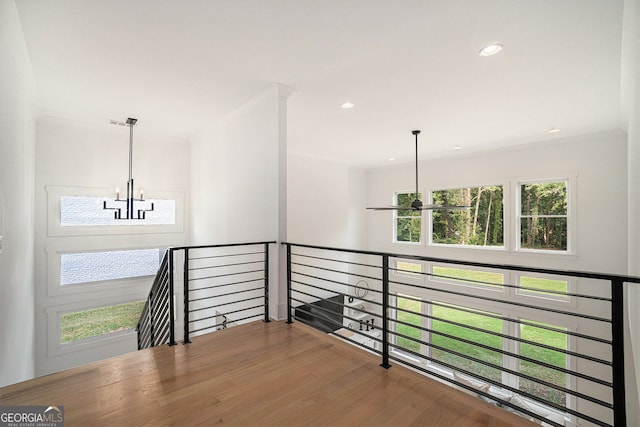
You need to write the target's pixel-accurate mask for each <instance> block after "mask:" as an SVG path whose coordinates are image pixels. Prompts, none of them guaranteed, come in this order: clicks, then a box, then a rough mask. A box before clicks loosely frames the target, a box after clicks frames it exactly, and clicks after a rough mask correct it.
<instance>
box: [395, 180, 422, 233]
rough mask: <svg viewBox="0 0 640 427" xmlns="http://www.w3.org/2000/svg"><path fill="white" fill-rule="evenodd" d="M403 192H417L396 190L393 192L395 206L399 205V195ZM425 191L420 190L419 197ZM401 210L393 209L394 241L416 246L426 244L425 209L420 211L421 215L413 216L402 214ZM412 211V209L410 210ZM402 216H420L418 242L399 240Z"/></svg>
mask: <svg viewBox="0 0 640 427" xmlns="http://www.w3.org/2000/svg"><path fill="white" fill-rule="evenodd" d="M401 194H415V189H414V190H407V191H396V192H394V193H393V202H392V204H393V205H394V206H398V196H399V195H401ZM422 194H424V192H419V193H418V197H421V196H422ZM400 212H401V211H398V210H394V211H393V222H392V224H393V240H392V242H393V243H399V244H402V245H414V246H423V245H424V224H425V215H424V211H420V215H413V216H400V215H399V213H400ZM410 212H411V211H410ZM400 218H419V219H420V233H419V234H418V238H419V240H418V241H417V242H408V241H404V240H398V219H400Z"/></svg>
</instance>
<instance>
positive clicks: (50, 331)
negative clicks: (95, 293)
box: [45, 290, 147, 357]
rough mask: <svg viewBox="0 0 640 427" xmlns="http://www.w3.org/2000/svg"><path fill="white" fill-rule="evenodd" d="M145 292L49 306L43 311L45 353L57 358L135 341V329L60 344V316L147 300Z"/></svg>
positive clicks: (140, 291)
mask: <svg viewBox="0 0 640 427" xmlns="http://www.w3.org/2000/svg"><path fill="white" fill-rule="evenodd" d="M146 293H147V292H146V291H143V290H139V291H137V292H130V293H127V294H124V295H121V296H117V297H107V298H102V299H99V300H96V299H93V300H88V301H80V302H74V303H69V304H62V305H54V306H49V307H47V308H46V309H45V313H46V315H47V337H48V338H47V341H48V344H47V353H48V356H49V357H57V356H61V355H64V354H69V353H74V352H76V351H83V350H87V349H92V348H103V347H105V346H111V345H115V344H126V343H129V342H131V339H132V338H133V339H134V340H135V336H136V330H135V328H132V329H126V330H123V331H116V332H112V333H109V334H102V335H96V336H93V337H89V338H83V339H81V340H78V341H72V342H68V343H64V344H63V343H62V322H61V320H62V315H63V314H65V313H70V312H76V311H83V310H91V309H94V308H100V307H108V306H112V305H118V304H126V303H130V302H136V301H142V300H145V299H146V298H147V295H146Z"/></svg>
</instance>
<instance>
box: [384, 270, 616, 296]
mask: <svg viewBox="0 0 640 427" xmlns="http://www.w3.org/2000/svg"><path fill="white" fill-rule="evenodd" d="M389 270H391V271H396V272H397V271H401V272H403V273H407V274H409V273H410V274H416V275H421V276H426V277H432V278H433V277H439V278H444V279H450V280H452V281H456V282H465V283H474V284H478V285H483V286H486V287H489V288H490V287H502V288H511V289H522V290H525V291H532V292H539V293H545V294H552V295H560V296H563V297H577V298H584V299H591V300H597V301H608V302H611V298H606V297H599V296H595V295H587V294H577V293H571V292H561V291H553V290H549V289H539V288H531V287H528V286H522V285H512V284H510V283H493V282H486V281H483V280H476V279H466V278H462V277H455V276H445V275H442V274H434V273H429V272H424V271H410V270H402V269H397V268H392V267H389Z"/></svg>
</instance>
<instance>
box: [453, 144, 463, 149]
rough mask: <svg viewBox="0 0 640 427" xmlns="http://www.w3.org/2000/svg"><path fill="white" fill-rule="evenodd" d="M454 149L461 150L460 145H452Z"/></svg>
mask: <svg viewBox="0 0 640 427" xmlns="http://www.w3.org/2000/svg"><path fill="white" fill-rule="evenodd" d="M453 149H454V150H462V147H460V146H459V145H456V146H454V147H453Z"/></svg>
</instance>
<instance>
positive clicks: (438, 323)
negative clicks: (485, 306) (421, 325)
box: [431, 305, 502, 381]
mask: <svg viewBox="0 0 640 427" xmlns="http://www.w3.org/2000/svg"><path fill="white" fill-rule="evenodd" d="M432 315H433V317H434V320H433V322H432V330H433V331H437V332H441V333H444V334H449V335H452V336H454V337H457V338H462V339H465V340H468V341H471V342H476V343H481V344H484V345H487V346H489V347H492V348H495V349H496V350H501V349H502V338H501V337H499V336H496V335H491V334H488V333H485V332H479V331H477V330H473V329H469V328H467V327H463V326H458V325H452V324H451V323H447V322H445V320H447V321H452V322H456V323H459V324H463V325H473V326H474V327H476V328H481V329H483V330H486V331H490V332H497V333H501V332H502V320H500V319H495V318H493V317H488V316H485V315H483V314H481V313H480V312H478V313H468V312H466V311H461V310H457V309H456V308H455V306H444V305H433V308H432ZM436 319H438V320H436ZM440 319H441V320H440ZM431 335H432V337H431V342H432V343H433V344H434V345H437V346H440V347H442V348H444V350H440V349H436V348H433V349H432V351H431V355H432V357H433V358H434V359H436V360H440V361H442V362H446V363H448V364H450V365H453V366H454V367H457V368H459V369H464V370H466V371H469V372H473V373H476V374H478V375H481V376H483V377H485V378H490V379H493V380H496V381H501V379H502V373H501V371H500V370H499V369H496V368H492V367H490V366H486V365H483V364H481V363H479V362H475V361H471V360H468V359H465V358H463V357H461V356H457V355H454V354H451V353H449V352H447V351H446V350H451V351H455V352H458V353H460V354H464V355H467V356H471V357H474V358H476V359H479V360H482V361H485V362H488V363H492V364H494V365H497V366H502V354H501V353H499V352H498V351H492V350H488V349H485V348H480V347H477V346H475V345H473V344H469V343H465V342H460V341H457V340H455V339H454V338H448V337H443V336H441V335H438V334H431Z"/></svg>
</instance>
